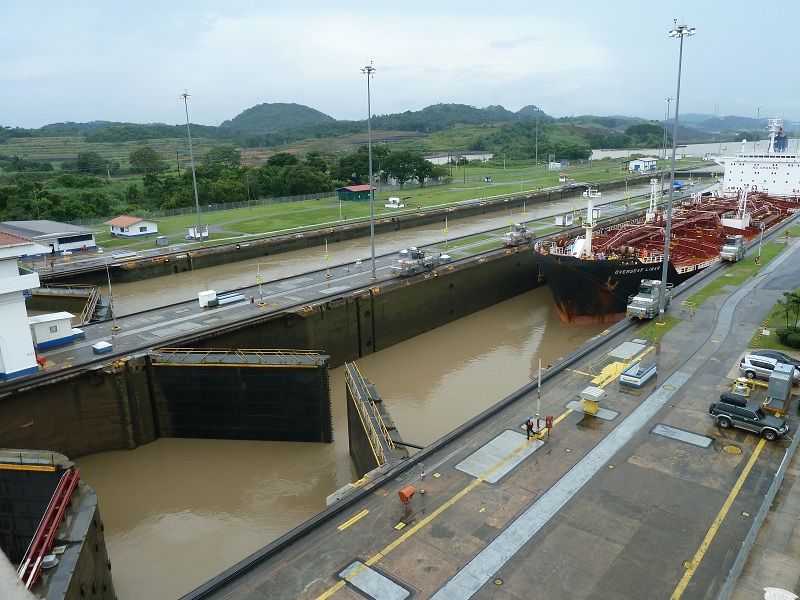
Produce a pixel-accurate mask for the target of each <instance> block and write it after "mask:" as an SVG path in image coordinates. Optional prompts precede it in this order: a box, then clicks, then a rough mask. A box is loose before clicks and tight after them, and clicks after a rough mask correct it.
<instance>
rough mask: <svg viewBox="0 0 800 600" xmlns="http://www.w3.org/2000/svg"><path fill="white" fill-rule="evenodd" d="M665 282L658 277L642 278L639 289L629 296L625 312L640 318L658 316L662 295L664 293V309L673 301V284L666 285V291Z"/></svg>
mask: <svg viewBox="0 0 800 600" xmlns="http://www.w3.org/2000/svg"><path fill="white" fill-rule="evenodd" d="M664 288H665V286H664V284H663V283H662V282H661V281H659V280H658V279H642V282H641V283H640V284H639V291H638V292H636V293H635V294H633V295H632V296H628V306H627V307H626V308H625V314H626V315H628V316H630V317H637V318H639V319H652V318H653V317H655V316H658V311H659V308H660V307H659V304H660V303H661V295H662V293H663V295H664V310H666V309H667V308H668V307H669V303H670V302H671V301H672V284H671V283H668V284H667V285H666V292H662V290H663V289H664Z"/></svg>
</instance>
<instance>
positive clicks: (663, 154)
mask: <svg viewBox="0 0 800 600" xmlns="http://www.w3.org/2000/svg"><path fill="white" fill-rule="evenodd" d="M666 100H667V112H666V114H665V115H664V144H663V150H662V156H663V157H664V159H665V160H666V158H667V123H668V122H669V103H670V102H672V98H667V99H666Z"/></svg>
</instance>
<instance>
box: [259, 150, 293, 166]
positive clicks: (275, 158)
mask: <svg viewBox="0 0 800 600" xmlns="http://www.w3.org/2000/svg"><path fill="white" fill-rule="evenodd" d="M267 164H268V165H269V166H270V167H288V166H289V165H297V164H300V159H299V158H297V157H296V156H295V155H294V154H290V153H289V152H277V153H275V154H273V155H272V156H270V157H269V158H268V159H267Z"/></svg>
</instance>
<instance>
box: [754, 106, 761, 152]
mask: <svg viewBox="0 0 800 600" xmlns="http://www.w3.org/2000/svg"><path fill="white" fill-rule="evenodd" d="M762 108H763V107H761V106H759V107H758V108H756V135H755V139H754V140H753V154H755V153H756V143H757V142H758V122H759V121H760V120H761V109H762Z"/></svg>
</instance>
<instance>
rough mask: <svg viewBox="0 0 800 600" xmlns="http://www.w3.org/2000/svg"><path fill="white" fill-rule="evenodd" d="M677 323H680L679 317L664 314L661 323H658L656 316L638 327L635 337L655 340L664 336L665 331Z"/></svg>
mask: <svg viewBox="0 0 800 600" xmlns="http://www.w3.org/2000/svg"><path fill="white" fill-rule="evenodd" d="M678 323H680V319H679V318H677V317H672V316H670V315H666V314H665V315H664V323H663V324H662V323H660V322H659V321H658V319H657V318H656V319H651V320H650V322H649V323H647V325H645V326H644V327H642V328H641V329H639V331H638V332H637V333H636V337H638V338H640V339H643V340H649V341H652V342H657V341H658V340H660V339H661V338H662V337H663V336H664V334H665V333H667V332H668V331H669V330H670V329H672V328H673V327H674V326H675V325H677V324H678Z"/></svg>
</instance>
